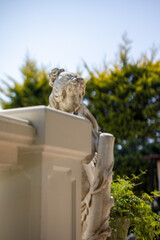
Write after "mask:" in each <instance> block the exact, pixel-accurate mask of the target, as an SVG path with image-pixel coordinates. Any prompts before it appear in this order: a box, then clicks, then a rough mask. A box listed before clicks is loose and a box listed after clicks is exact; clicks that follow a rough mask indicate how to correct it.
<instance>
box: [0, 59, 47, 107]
mask: <svg viewBox="0 0 160 240" xmlns="http://www.w3.org/2000/svg"><path fill="white" fill-rule="evenodd" d="M21 73H22V83H21V84H20V83H18V82H17V81H16V80H14V79H13V78H10V77H9V78H8V81H9V82H10V83H7V82H8V81H7V82H4V81H3V85H4V88H3V89H2V88H1V89H0V90H1V92H2V93H3V95H4V96H7V100H6V98H5V99H4V98H3V97H2V99H1V105H2V108H4V109H6V108H17V107H27V106H34V105H48V96H49V95H50V92H51V88H50V87H49V82H48V78H47V75H48V74H47V72H46V70H45V69H38V67H37V65H36V63H35V61H32V60H30V59H28V58H27V59H26V61H25V63H24V65H23V66H22V68H21Z"/></svg>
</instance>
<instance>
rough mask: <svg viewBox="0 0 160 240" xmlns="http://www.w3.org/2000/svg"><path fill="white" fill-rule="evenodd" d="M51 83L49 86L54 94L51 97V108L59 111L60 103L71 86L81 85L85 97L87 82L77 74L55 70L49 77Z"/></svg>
mask: <svg viewBox="0 0 160 240" xmlns="http://www.w3.org/2000/svg"><path fill="white" fill-rule="evenodd" d="M48 77H49V79H50V82H49V85H50V86H51V87H52V93H51V95H50V97H49V106H50V107H55V108H56V109H58V103H59V102H60V101H62V99H63V97H64V95H65V89H66V87H67V86H68V85H69V84H71V85H75V86H76V85H78V84H80V85H81V87H82V88H83V90H84V94H83V96H84V95H85V82H84V79H83V78H81V77H80V76H78V75H77V74H74V73H71V72H66V71H65V70H64V69H59V68H54V69H52V70H51V72H50V73H49V75H48Z"/></svg>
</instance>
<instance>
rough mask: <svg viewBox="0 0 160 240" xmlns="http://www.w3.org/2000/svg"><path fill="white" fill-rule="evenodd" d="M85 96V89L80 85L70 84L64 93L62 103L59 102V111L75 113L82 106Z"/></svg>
mask: <svg viewBox="0 0 160 240" xmlns="http://www.w3.org/2000/svg"><path fill="white" fill-rule="evenodd" d="M83 96H84V88H83V87H82V85H81V84H80V83H78V84H76V85H73V84H68V85H67V86H66V88H65V90H64V91H63V96H62V101H61V102H59V110H61V111H65V112H69V113H74V112H75V111H76V110H77V109H78V107H79V106H80V104H81V102H82V99H83Z"/></svg>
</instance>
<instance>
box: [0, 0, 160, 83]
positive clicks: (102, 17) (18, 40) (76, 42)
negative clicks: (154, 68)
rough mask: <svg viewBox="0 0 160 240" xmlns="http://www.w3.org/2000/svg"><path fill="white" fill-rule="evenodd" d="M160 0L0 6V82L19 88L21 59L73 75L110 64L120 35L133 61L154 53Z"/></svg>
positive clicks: (12, 1) (9, 0)
mask: <svg viewBox="0 0 160 240" xmlns="http://www.w3.org/2000/svg"><path fill="white" fill-rule="evenodd" d="M159 26H160V0H132V1H131V0H78V1H77V0H74V1H73V0H66V1H65V0H57V1H54V0H52V1H51V0H45V1H42V0H39V1H38V0H37V1H36V0H28V1H25V0H0V33H1V37H0V79H2V78H3V79H6V77H5V74H7V75H10V76H12V77H14V78H15V79H17V80H18V81H19V82H21V75H20V67H21V66H22V64H23V63H24V59H25V56H26V55H27V54H28V55H29V56H30V58H32V59H34V60H36V61H37V64H38V66H42V65H43V66H46V67H47V69H51V68H54V67H57V66H58V67H63V68H65V69H67V70H69V71H72V72H75V71H76V70H77V67H78V66H79V67H80V68H81V67H82V65H83V64H82V59H83V60H85V61H86V62H87V64H88V65H89V67H91V68H92V67H95V66H97V67H100V66H101V64H102V62H103V59H104V58H105V59H106V61H107V62H111V61H114V60H115V58H116V53H117V51H118V46H119V44H120V42H121V39H122V35H123V34H124V33H125V32H127V33H128V37H129V38H130V39H131V40H132V41H133V43H132V50H131V55H132V56H133V58H134V59H137V58H138V57H140V56H141V54H142V53H144V52H146V51H147V52H149V49H150V48H151V47H152V46H153V44H155V46H156V47H158V48H160V27H159Z"/></svg>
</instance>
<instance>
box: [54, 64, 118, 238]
mask: <svg viewBox="0 0 160 240" xmlns="http://www.w3.org/2000/svg"><path fill="white" fill-rule="evenodd" d="M49 79H50V82H49V84H50V86H51V87H52V93H51V95H50V97H49V107H51V108H54V109H58V110H61V111H64V112H68V113H70V114H77V115H78V116H82V117H83V118H86V119H88V120H89V121H90V122H91V124H92V153H91V154H90V155H89V156H87V157H86V159H83V161H82V198H81V225H82V226H81V229H82V240H91V239H92V240H105V239H106V238H108V237H110V236H111V228H110V227H109V214H110V209H111V207H112V206H113V198H112V197H111V196H110V184H111V181H112V168H113V162H114V160H113V159H114V158H113V146H114V137H113V135H111V134H108V133H100V132H98V124H97V121H96V119H95V118H94V116H93V115H92V113H91V112H90V111H89V109H88V108H87V107H86V105H85V104H83V103H82V100H83V97H84V95H85V82H84V79H83V78H81V77H80V76H78V75H77V74H74V73H70V72H66V71H65V70H64V69H58V68H54V69H52V70H51V72H50V74H49Z"/></svg>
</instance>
